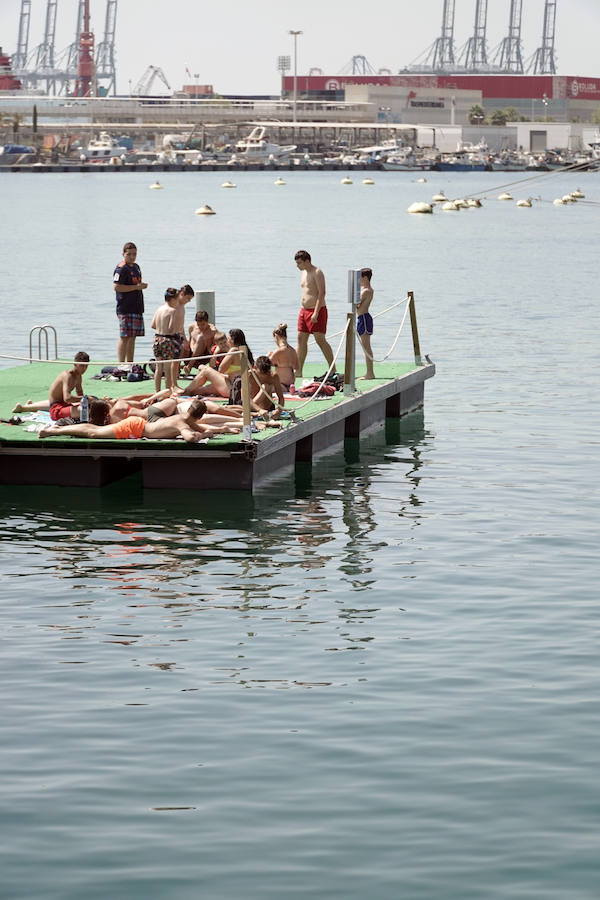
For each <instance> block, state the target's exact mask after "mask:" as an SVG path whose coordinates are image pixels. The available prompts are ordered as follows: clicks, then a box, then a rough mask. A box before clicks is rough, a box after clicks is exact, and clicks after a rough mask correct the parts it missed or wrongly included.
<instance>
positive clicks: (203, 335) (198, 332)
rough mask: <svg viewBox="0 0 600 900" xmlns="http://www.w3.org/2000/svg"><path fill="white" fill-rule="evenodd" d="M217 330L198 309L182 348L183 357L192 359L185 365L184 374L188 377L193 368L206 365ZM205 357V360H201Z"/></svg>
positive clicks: (206, 314)
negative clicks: (201, 364) (202, 364)
mask: <svg viewBox="0 0 600 900" xmlns="http://www.w3.org/2000/svg"><path fill="white" fill-rule="evenodd" d="M216 334H217V328H216V327H215V326H214V325H213V324H212V322H209V321H208V313H207V312H206V310H205V309H200V310H198V312H197V313H196V318H195V320H194V322H193V324H192V325H190V328H189V340H188V341H186V343H185V344H184V347H183V356H184V358H186V357H193V359H188V361H187V363H186V364H185V368H184V371H185V374H186V375H189V374H190V372H191V371H192V369H193V368H194V367H195V366H198V365H199V364H200V363H207V362H208V361H209V357H210V355H211V353H210V351H211V348H212V346H213V344H214V343H215V335H216ZM202 357H205V359H202Z"/></svg>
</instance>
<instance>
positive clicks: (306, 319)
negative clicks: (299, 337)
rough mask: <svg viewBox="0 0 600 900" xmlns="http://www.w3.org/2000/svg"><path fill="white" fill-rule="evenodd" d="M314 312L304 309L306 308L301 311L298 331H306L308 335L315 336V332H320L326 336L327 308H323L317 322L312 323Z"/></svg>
mask: <svg viewBox="0 0 600 900" xmlns="http://www.w3.org/2000/svg"><path fill="white" fill-rule="evenodd" d="M314 312H315V311H314V309H304V307H302V308H301V309H300V313H299V314H298V331H304V332H305V333H307V334H314V333H315V331H319V332H321V333H322V334H325V332H326V331H327V307H326V306H322V307H321V309H320V310H319V315H318V316H317V321H316V322H312V321H311V319H312V317H313V315H314Z"/></svg>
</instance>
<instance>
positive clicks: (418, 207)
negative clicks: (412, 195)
mask: <svg viewBox="0 0 600 900" xmlns="http://www.w3.org/2000/svg"><path fill="white" fill-rule="evenodd" d="M406 212H409V213H432V212H433V206H432V204H431V203H422V202H419V203H411V205H410V206H409V207H408V209H407V210H406Z"/></svg>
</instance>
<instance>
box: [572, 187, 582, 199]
mask: <svg viewBox="0 0 600 900" xmlns="http://www.w3.org/2000/svg"><path fill="white" fill-rule="evenodd" d="M571 197H573V199H574V200H583V198H584V197H585V194H582V193H581V191H580V190H579V188H575V190H574V191H571Z"/></svg>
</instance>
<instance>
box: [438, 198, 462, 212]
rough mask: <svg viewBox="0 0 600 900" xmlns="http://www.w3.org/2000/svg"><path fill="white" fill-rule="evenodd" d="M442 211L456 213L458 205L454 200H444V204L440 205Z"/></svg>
mask: <svg viewBox="0 0 600 900" xmlns="http://www.w3.org/2000/svg"><path fill="white" fill-rule="evenodd" d="M442 209H445V210H446V212H458V211H459V209H460V205H459V204H458V203H457V202H456V200H446V202H445V203H442Z"/></svg>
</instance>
